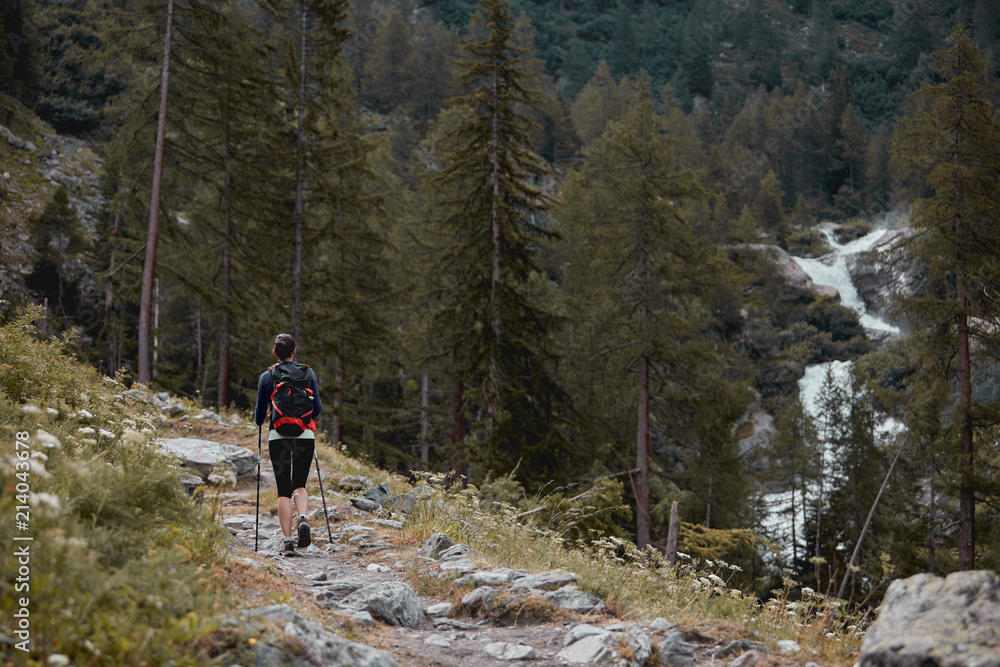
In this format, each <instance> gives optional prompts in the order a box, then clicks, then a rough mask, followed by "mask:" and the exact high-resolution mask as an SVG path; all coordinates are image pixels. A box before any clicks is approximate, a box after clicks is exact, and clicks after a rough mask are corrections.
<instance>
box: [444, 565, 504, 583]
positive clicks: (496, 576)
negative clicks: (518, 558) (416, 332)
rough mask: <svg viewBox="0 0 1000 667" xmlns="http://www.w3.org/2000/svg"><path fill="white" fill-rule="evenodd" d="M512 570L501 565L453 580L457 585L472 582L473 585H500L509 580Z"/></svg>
mask: <svg viewBox="0 0 1000 667" xmlns="http://www.w3.org/2000/svg"><path fill="white" fill-rule="evenodd" d="M513 574H514V570H511V569H510V568H506V567H501V568H497V569H495V570H489V571H487V572H473V573H472V574H467V575H465V576H464V577H461V578H459V579H456V580H455V583H456V584H458V585H459V586H464V585H468V584H472V585H473V586H502V585H504V584H506V583H507V582H508V581H510V578H511V576H513Z"/></svg>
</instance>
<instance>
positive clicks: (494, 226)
mask: <svg viewBox="0 0 1000 667" xmlns="http://www.w3.org/2000/svg"><path fill="white" fill-rule="evenodd" d="M491 76H492V88H493V90H492V95H493V99H492V107H493V115H492V118H491V123H492V129H491V134H490V143H491V145H490V161H491V162H492V172H491V174H490V180H491V184H492V190H493V195H492V198H491V202H490V226H491V232H492V235H493V254H492V260H493V267H492V273H491V275H490V323H491V325H492V327H493V337H494V339H495V340H494V345H495V346H496V347H494V348H493V351H492V352H491V354H490V376H489V384H490V386H489V388H488V390H487V392H486V414H487V424H488V427H487V431H488V433H489V435H492V434H493V433H492V432H493V430H494V429H497V428H498V424H497V423H496V416H497V415H499V414H500V411H501V409H502V405H501V399H500V368H499V359H498V358H497V357H498V356H499V354H500V331H501V329H500V301H499V296H498V294H497V288H498V287H499V285H500V119H499V117H498V115H497V114H498V112H497V107H498V105H499V100H498V90H497V71H496V67H494V68H492V72H491Z"/></svg>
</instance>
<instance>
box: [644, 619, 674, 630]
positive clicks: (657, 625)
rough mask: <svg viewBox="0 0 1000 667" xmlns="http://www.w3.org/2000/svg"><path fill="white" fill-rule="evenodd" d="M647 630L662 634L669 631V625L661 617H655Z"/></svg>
mask: <svg viewBox="0 0 1000 667" xmlns="http://www.w3.org/2000/svg"><path fill="white" fill-rule="evenodd" d="M649 629H650V630H652V631H653V632H663V631H664V630H669V629H670V623H669V622H668V621H667V619H665V618H663V617H657V618H654V619H653V622H652V623H650V624H649Z"/></svg>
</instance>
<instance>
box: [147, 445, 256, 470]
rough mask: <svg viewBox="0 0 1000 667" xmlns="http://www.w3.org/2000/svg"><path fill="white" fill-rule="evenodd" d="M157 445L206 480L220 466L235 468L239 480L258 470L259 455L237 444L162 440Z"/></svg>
mask: <svg viewBox="0 0 1000 667" xmlns="http://www.w3.org/2000/svg"><path fill="white" fill-rule="evenodd" d="M154 443H155V444H156V446H157V447H159V448H160V449H161V450H163V451H164V452H166V453H168V454H170V455H172V456H176V457H177V458H178V459H180V460H181V465H182V466H185V467H187V468H191V469H193V470H195V471H197V473H198V474H199V475H201V477H202V479H208V476H209V475H210V474H212V472H214V471H215V468H217V467H220V466H222V467H223V468H224V467H226V466H227V465H231V466H232V467H233V469H235V471H236V476H237V477H242V476H244V475H249V474H251V473H252V472H254V470H255V469H256V468H257V453H256V452H253V451H250V450H249V449H244V448H243V447H237V446H236V445H224V444H221V443H218V442H211V441H210V440H201V439H198V438H159V439H157V440H154Z"/></svg>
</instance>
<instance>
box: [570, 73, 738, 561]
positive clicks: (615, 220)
mask: <svg viewBox="0 0 1000 667" xmlns="http://www.w3.org/2000/svg"><path fill="white" fill-rule="evenodd" d="M649 86H650V80H649V78H648V76H646V75H644V74H641V75H640V77H639V78H638V80H637V81H636V82H635V83H632V84H629V86H628V95H629V98H628V99H629V105H628V108H627V109H626V112H625V115H624V117H623V118H622V119H621V120H618V121H613V122H611V123H610V124H609V126H608V129H607V130H606V131H605V133H604V135H603V136H602V137H601V138H600V139H598V140H597V141H596V142H595V143H594V144H592V146H591V147H590V148H589V149H588V150H587V151H586V156H587V157H586V162H585V164H584V166H583V169H582V172H581V177H580V178H579V179H575V180H574V187H573V189H572V190H571V191H570V190H567V191H566V194H565V196H566V198H568V199H573V198H575V197H581V198H584V201H585V202H586V204H585V208H586V209H587V210H586V213H584V211H582V210H580V209H581V208H583V207H575V206H574V208H573V211H574V213H573V215H579V216H583V215H585V216H586V217H585V220H587V223H586V226H587V227H588V228H589V231H588V236H589V237H590V247H591V248H593V250H592V253H593V254H592V256H591V259H590V260H589V261H588V262H585V263H584V266H585V267H586V268H585V269H584V268H582V267H581V268H580V269H578V270H586V271H588V273H589V274H591V275H596V276H600V280H601V283H602V284H604V285H606V287H605V295H604V297H602V298H601V299H600V300H599V301H597V300H595V303H596V304H597V305H598V307H603V308H605V309H606V310H604V311H603V312H601V311H598V312H597V313H595V314H594V315H593V317H595V318H596V322H594V324H592V325H591V326H594V327H596V328H597V330H598V331H599V332H600V334H599V335H598V336H597V341H599V345H600V347H599V348H598V349H596V350H594V353H593V355H592V356H594V357H595V358H601V359H602V364H610V365H611V368H609V369H608V370H609V371H610V372H611V373H612V374H613V377H616V378H620V377H622V376H624V375H625V374H628V375H631V374H634V376H635V380H636V384H635V388H634V391H630V392H629V396H630V397H634V401H635V402H634V403H632V405H634V406H635V407H636V410H637V414H638V422H637V428H636V429H635V431H634V434H635V435H634V437H635V440H636V464H635V466H636V470H637V473H636V475H637V476H636V479H635V495H636V504H637V508H636V517H637V519H636V522H637V523H636V526H637V529H636V532H637V544H638V545H639V546H640V547H642V548H644V547H645V546H646V545H648V544H649V543H650V540H651V524H650V514H649V511H650V499H649V489H650V482H649V475H650V469H651V461H658V460H662V459H661V457H662V456H664V455H665V454H666V453H667V451H668V449H669V447H670V446H672V445H673V446H676V445H677V444H678V443H685V442H692V441H693V442H697V443H698V445H697V446H694V447H693V449H694V451H693V452H689V453H688V454H687V455H686V458H688V459H689V460H691V461H693V464H692V465H694V466H695V467H697V468H698V469H699V470H700V471H701V472H702V473H703V476H702V477H701V482H702V483H701V488H700V489H699V491H700V492H701V497H702V499H703V502H704V508H705V517H706V520H707V521H711V520H712V518H711V517H712V513H713V508H718V507H720V506H721V507H725V506H726V505H727V504H728V505H729V508H728V509H729V510H731V511H733V512H734V515H735V514H736V513H738V511H737V510H736V507H735V506H736V504H737V503H729V500H730V497H729V496H728V493H729V491H730V490H735V489H736V488H737V486H738V485H737V484H728V483H729V482H730V481H731V479H730V478H728V477H725V475H727V474H730V473H732V471H734V470H736V469H737V468H738V467H739V464H738V463H736V461H735V459H734V458H732V456H731V455H732V451H731V450H730V449H728V448H729V446H730V445H732V444H733V443H732V441H731V440H730V439H727V437H726V432H725V429H726V424H727V423H728V424H729V425H730V426H731V421H728V422H727V420H729V419H735V418H736V417H737V416H738V415H736V414H732V412H731V410H730V409H731V408H734V406H735V405H736V404H737V403H738V402H739V399H737V398H735V394H736V393H738V392H732V387H729V386H728V385H727V384H726V383H725V382H724V381H720V382H718V384H715V383H713V382H711V381H707V378H705V376H704V375H703V373H707V372H709V371H708V369H709V368H713V369H715V370H716V371H718V369H719V366H718V364H721V363H723V362H722V360H721V359H720V358H719V357H717V356H715V355H714V354H713V353H712V352H711V351H710V350H711V349H712V348H711V345H707V344H705V343H706V340H707V339H703V338H701V337H700V335H699V334H696V333H695V332H698V331H702V330H703V328H704V327H706V326H707V325H706V319H705V318H706V314H705V310H704V306H703V303H702V301H701V297H702V296H707V295H708V294H709V293H711V291H712V288H711V287H709V285H716V284H717V282H716V280H715V279H709V278H708V276H707V275H703V274H702V273H701V272H702V271H713V270H715V271H717V273H716V274H715V275H716V276H717V277H721V276H722V275H723V274H724V270H721V267H719V266H715V259H714V254H713V250H712V249H711V247H710V246H709V245H708V244H707V243H705V241H704V240H703V239H700V238H698V237H697V235H696V234H695V233H694V229H693V225H692V224H691V222H690V220H689V217H688V215H689V210H690V207H691V205H692V204H693V203H695V202H698V201H701V200H702V199H704V197H705V194H704V192H703V191H702V189H701V187H700V186H699V184H698V181H697V178H696V177H695V175H694V173H693V172H692V171H690V170H686V169H679V168H678V166H677V158H676V155H675V151H676V148H675V145H674V141H673V139H672V137H670V136H667V135H665V134H664V133H663V129H662V128H663V119H662V117H660V116H658V115H657V114H656V113H655V111H654V109H653V102H652V95H651V93H650V90H649ZM584 193H587V194H584ZM713 266H714V269H712V268H709V267H713ZM611 286H613V287H611ZM668 295H669V296H668ZM616 363H617V364H620V365H619V366H617V367H616V366H615V364H616ZM695 376H697V377H698V378H699V380H695V379H694V378H695ZM715 379H716V380H719V376H716V378H715ZM703 380H704V381H706V384H703V385H700V386H701V387H702V388H703V389H704V390H705V391H706V392H709V391H711V392H717V393H715V394H714V395H715V398H716V399H717V402H716V404H715V410H716V417H717V418H716V419H713V420H709V421H710V422H711V426H707V425H706V423H702V424H697V425H695V424H689V423H688V418H684V417H681V416H680V415H681V414H684V413H687V412H688V411H690V412H689V413H688V414H689V415H690V414H695V413H697V412H698V411H699V410H700V409H701V408H702V406H701V404H700V401H701V400H703V399H704V398H706V396H705V394H702V393H701V392H699V391H693V387H692V385H691V384H689V383H694V384H700V383H701V382H702V381H703ZM618 382H620V380H618ZM616 384H617V382H616ZM709 385H712V389H709V388H708V387H709ZM731 392H732V393H731ZM654 396H656V397H657V398H659V399H660V403H659V404H660V405H662V406H663V407H662V408H661V409H659V410H653V409H652V405H653V397H654ZM729 399H734V402H733V403H732V404H730V403H729V402H728V400H729ZM630 402H631V400H630ZM739 411H742V408H740V410H739ZM668 423H669V424H671V427H670V428H669V429H665V428H664V427H663V426H662V425H663V424H668ZM688 429H690V430H688ZM654 435H655V436H656V437H657V438H658V439H659V440H661V441H660V442H659V444H658V445H657V446H656V448H655V449H656V450H657V453H658V455H656V456H654V448H653V447H652V446H651V444H650V441H651V437H652V436H654ZM730 435H731V434H730ZM682 448H683V446H682ZM652 467H655V466H652ZM724 479H725V480H726V481H723V480H724ZM727 486H728V488H727ZM723 498H725V500H723ZM722 523H723V525H724V524H725V520H723V521H722Z"/></svg>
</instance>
